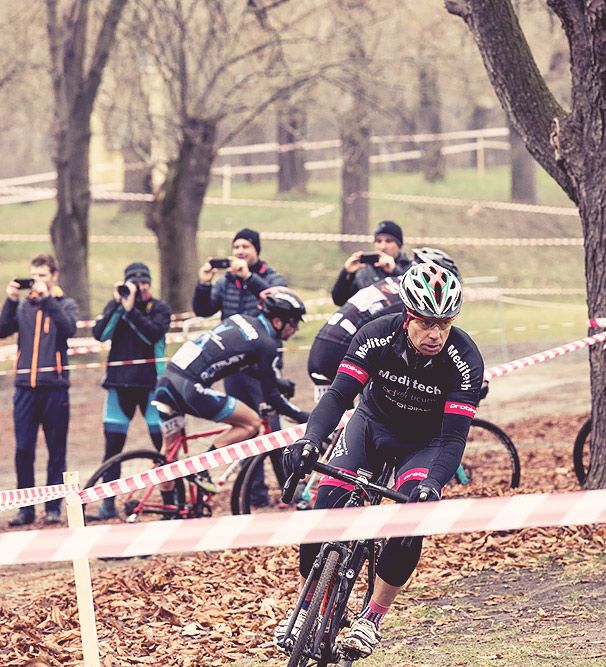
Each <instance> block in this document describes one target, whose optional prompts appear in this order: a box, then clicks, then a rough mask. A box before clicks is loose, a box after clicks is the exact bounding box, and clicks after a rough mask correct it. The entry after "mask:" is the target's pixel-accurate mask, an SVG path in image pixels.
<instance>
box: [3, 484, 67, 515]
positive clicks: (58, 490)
mask: <svg viewBox="0 0 606 667" xmlns="http://www.w3.org/2000/svg"><path fill="white" fill-rule="evenodd" d="M79 491H80V487H79V485H78V484H55V485H53V486H38V487H32V488H30V489H15V490H13V491H0V510H12V509H18V508H19V507H25V506H27V505H36V504H38V503H45V502H48V501H49V500H57V499H58V498H64V497H65V496H67V495H69V494H70V493H78V492H79Z"/></svg>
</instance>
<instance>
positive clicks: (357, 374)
mask: <svg viewBox="0 0 606 667" xmlns="http://www.w3.org/2000/svg"><path fill="white" fill-rule="evenodd" d="M337 373H347V375H351V377H354V378H356V380H358V381H359V382H361V383H362V384H364V383H365V382H366V380H368V373H367V372H366V371H364V370H362V369H361V368H359V367H358V366H354V365H353V364H350V363H348V362H346V361H342V362H341V363H340V364H339V368H337Z"/></svg>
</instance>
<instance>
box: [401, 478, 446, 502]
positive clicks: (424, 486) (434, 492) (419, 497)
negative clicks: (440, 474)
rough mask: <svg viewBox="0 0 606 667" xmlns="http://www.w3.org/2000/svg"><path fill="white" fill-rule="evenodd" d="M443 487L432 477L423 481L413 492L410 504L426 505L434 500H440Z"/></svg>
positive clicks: (409, 500)
mask: <svg viewBox="0 0 606 667" xmlns="http://www.w3.org/2000/svg"><path fill="white" fill-rule="evenodd" d="M441 497H442V487H441V486H440V485H439V484H438V483H437V482H436V481H435V480H434V479H431V477H428V478H427V479H424V480H421V481H420V482H419V483H418V484H417V486H415V488H414V489H413V490H412V491H411V493H410V496H409V499H408V502H409V503H425V502H430V501H432V500H440V498H441Z"/></svg>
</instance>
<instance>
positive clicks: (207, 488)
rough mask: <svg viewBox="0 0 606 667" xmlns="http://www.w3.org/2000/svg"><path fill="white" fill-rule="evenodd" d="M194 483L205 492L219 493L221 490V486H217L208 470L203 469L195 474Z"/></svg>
mask: <svg viewBox="0 0 606 667" xmlns="http://www.w3.org/2000/svg"><path fill="white" fill-rule="evenodd" d="M194 484H195V485H196V486H197V487H198V488H199V489H202V491H204V492H205V493H213V494H214V493H219V491H220V490H221V487H220V486H217V485H216V484H215V483H214V482H213V481H212V479H211V478H210V474H209V473H208V470H201V471H200V472H197V473H196V474H195V475H194Z"/></svg>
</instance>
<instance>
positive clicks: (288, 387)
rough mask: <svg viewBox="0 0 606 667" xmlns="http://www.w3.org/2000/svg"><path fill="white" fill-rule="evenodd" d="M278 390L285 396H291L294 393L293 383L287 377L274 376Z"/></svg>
mask: <svg viewBox="0 0 606 667" xmlns="http://www.w3.org/2000/svg"><path fill="white" fill-rule="evenodd" d="M276 384H277V385H278V390H279V391H280V393H281V394H282V396H284V397H285V398H292V397H293V396H294V395H295V383H294V382H293V381H292V380H289V379H288V378H276Z"/></svg>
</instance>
